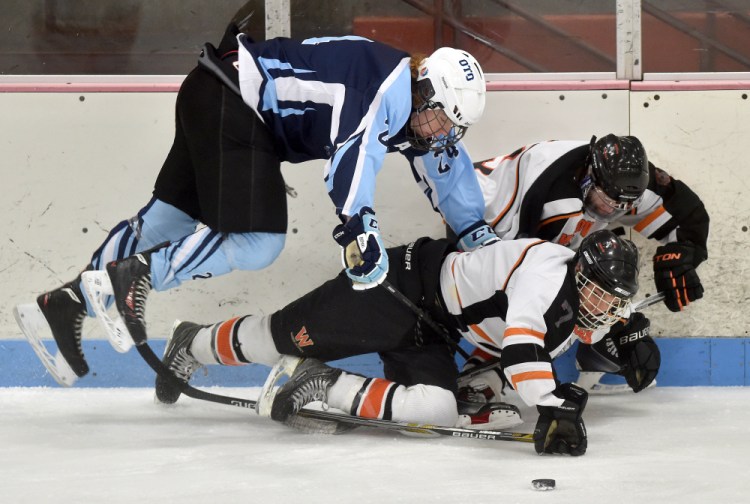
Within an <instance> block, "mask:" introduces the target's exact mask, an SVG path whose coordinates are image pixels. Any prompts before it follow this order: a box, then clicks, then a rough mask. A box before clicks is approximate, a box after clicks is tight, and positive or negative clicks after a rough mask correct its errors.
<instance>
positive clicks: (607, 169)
mask: <svg viewBox="0 0 750 504" xmlns="http://www.w3.org/2000/svg"><path fill="white" fill-rule="evenodd" d="M475 168H476V173H477V177H478V179H479V183H480V186H481V187H482V193H483V196H484V200H485V219H486V221H487V222H488V223H490V225H492V226H493V228H494V229H495V232H496V233H497V235H498V236H499V237H501V238H502V239H506V240H507V239H514V238H519V237H538V238H543V239H545V240H550V241H553V242H555V243H559V244H561V245H565V246H567V247H570V248H571V249H573V250H576V249H577V248H578V246H579V245H580V243H581V241H582V240H583V239H584V238H585V237H586V236H587V235H588V234H590V233H591V232H593V231H596V230H598V229H603V228H606V227H612V226H614V225H621V226H626V227H629V228H632V229H634V230H635V231H637V232H639V233H641V234H642V235H643V236H645V237H647V238H649V239H653V240H656V241H658V242H659V243H660V246H659V247H658V248H657V251H656V254H655V255H654V281H655V284H656V290H657V291H660V292H663V293H664V294H665V299H664V303H665V304H666V306H667V307H668V308H669V309H670V310H671V311H673V312H677V311H681V310H683V309H684V308H685V307H686V306H687V305H688V304H689V303H691V302H692V301H695V300H697V299H700V298H701V297H702V296H703V286H702V285H701V282H700V278H699V277H698V274H697V272H696V268H697V267H698V265H700V264H701V263H702V262H703V261H704V260H705V259H706V258H707V257H708V253H707V238H708V226H709V217H708V214H707V212H706V209H705V207H704V205H703V203H702V202H701V200H700V198H699V197H698V196H697V195H696V194H695V193H694V192H693V191H692V190H691V189H690V188H689V187H688V186H687V185H686V184H684V183H683V182H681V181H679V180H676V179H674V178H672V177H671V176H669V175H668V174H667V173H666V172H665V171H663V170H661V169H660V168H657V167H656V166H654V165H653V163H650V162H649V161H648V158H647V155H646V151H645V149H644V147H643V145H642V144H641V142H640V141H639V140H638V139H637V138H636V137H633V136H620V137H618V136H615V135H611V134H610V135H606V136H604V137H602V138H599V139H598V140H597V139H596V138H595V137H594V138H592V139H591V141H590V142H584V141H546V142H539V143H535V144H532V145H528V146H525V147H522V148H519V149H517V150H515V151H514V152H512V153H510V154H507V155H501V156H497V157H494V158H491V159H487V160H485V161H481V162H477V163H475ZM649 326H650V323H649V321H648V319H647V318H646V317H645V316H643V315H642V314H641V315H638V316H637V317H635V318H634V319H633V320H631V321H629V323H627V324H622V323H621V324H618V325H617V326H616V327H614V328H613V330H612V334H611V335H610V336H609V337H608V338H605V339H603V340H602V342H601V343H599V344H598V345H593V346H582V345H581V346H579V350H578V359H577V360H578V364H579V366H580V367H582V368H583V369H584V371H592V372H596V373H597V375H596V376H595V377H597V378H598V377H601V375H602V372H609V373H621V374H622V370H621V369H620V362H619V357H618V356H617V354H616V352H613V351H612V348H613V347H612V342H613V341H614V340H617V339H619V338H620V337H622V336H631V337H632V338H633V339H638V338H637V336H638V335H644V334H648V330H649ZM608 343H609V344H610V346H609V350H608V349H607V344H608ZM642 351H644V352H647V351H649V349H647V348H645V344H644V346H643V348H642ZM657 352H658V348H657V347H656V346H655V345H653V346H652V347H651V348H650V353H653V354H654V355H652V356H651V358H652V359H658V358H659V356H658V354H657ZM487 359H488V356H487V355H485V354H482V353H481V351H478V352H475V355H474V356H473V358H472V359H471V360H470V362H469V367H471V366H472V365H476V364H479V363H483V362H484V361H486V360H487ZM592 376H594V375H592ZM627 378H628V383H629V385H630V386H631V388H632V389H633V390H634V391H636V392H638V391H640V390H642V389H643V387H644V386H646V385H647V384H649V383H651V380H641V381H633V379H634V378H633V377H627ZM473 385H474V386H473V387H472V388H466V389H465V390H463V391H462V393H463V394H464V395H466V396H467V397H471V398H473V400H475V401H484V400H492V399H493V397H494V396H495V393H496V392H498V391H499V389H500V388H501V386H502V385H501V383H500V381H499V377H498V376H495V375H493V373H492V372H489V373H488V374H486V375H484V376H483V377H481V378H480V377H477V378H474V380H473ZM488 385H490V387H489V388H488ZM599 385H600V384H598V383H596V380H595V383H593V385H592V386H599ZM600 388H601V387H600ZM613 388H616V389H617V390H620V387H619V386H618V387H613ZM493 390H494V392H493Z"/></svg>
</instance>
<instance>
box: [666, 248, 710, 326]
mask: <svg viewBox="0 0 750 504" xmlns="http://www.w3.org/2000/svg"><path fill="white" fill-rule="evenodd" d="M695 259H696V247H695V245H693V244H692V243H689V242H674V243H667V244H666V245H663V246H661V247H658V248H657V249H656V254H655V255H654V283H655V284H656V290H658V291H659V292H663V293H664V294H665V297H664V304H665V305H667V308H669V309H670V311H673V312H678V311H682V310H683V309H684V308H685V306H687V305H688V304H690V302H691V301H696V300H698V299H700V298H702V297H703V285H701V280H700V278H698V273H697V272H696V271H695Z"/></svg>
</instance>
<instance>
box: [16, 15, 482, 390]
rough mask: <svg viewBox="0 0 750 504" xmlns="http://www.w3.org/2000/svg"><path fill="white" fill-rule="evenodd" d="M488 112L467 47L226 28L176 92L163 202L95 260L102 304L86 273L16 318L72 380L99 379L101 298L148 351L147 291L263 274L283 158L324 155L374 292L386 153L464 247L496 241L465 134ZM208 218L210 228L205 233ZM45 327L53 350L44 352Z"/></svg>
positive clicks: (283, 218)
mask: <svg viewBox="0 0 750 504" xmlns="http://www.w3.org/2000/svg"><path fill="white" fill-rule="evenodd" d="M484 104H485V79H484V75H483V73H482V69H481V68H480V66H479V64H478V63H477V61H476V60H475V59H474V58H473V57H472V56H471V55H470V54H468V53H466V52H465V51H461V50H457V49H452V48H440V49H438V50H436V51H435V52H434V53H433V54H432V55H430V56H429V57H426V58H423V57H416V56H415V57H411V56H410V55H409V54H407V53H405V52H403V51H400V50H397V49H394V48H392V47H389V46H386V45H384V44H381V43H378V42H374V41H372V40H368V39H365V38H361V37H342V38H319V39H310V40H306V41H301V42H300V41H295V40H290V39H285V38H279V39H273V40H268V41H264V42H258V43H255V42H253V41H252V40H251V39H250V38H249V37H247V36H246V35H245V34H243V33H240V31H239V29H238V28H237V27H236V26H235V25H231V26H230V27H229V29H228V30H227V32H226V34H225V36H224V38H223V40H222V42H221V44H219V47H218V48H214V47H213V46H212V45H210V44H206V46H205V47H204V50H203V52H202V53H201V57H200V58H199V65H198V66H197V67H196V68H195V69H194V70H193V71H192V72H190V74H189V75H188V76H187V77H186V79H185V81H184V82H183V84H182V86H181V88H180V91H179V93H178V95H177V104H176V134H175V138H174V143H173V145H172V148H171V150H170V152H169V155H168V156H167V159H166V161H165V162H164V165H163V166H162V169H161V171H160V172H159V175H158V177H157V179H156V183H155V186H154V191H153V199H151V201H150V202H149V203H148V204H147V205H146V206H145V207H143V208H142V209H141V210H140V211H139V212H138V213H137V215H136V216H135V217H133V218H131V219H128V220H125V221H122V222H121V223H120V224H118V225H117V226H115V227H114V228H113V229H112V231H111V232H110V234H109V236H108V237H107V239H106V240H105V242H104V243H103V244H102V245H101V247H100V248H99V249H98V250H97V251H96V252H95V253H94V254H93V256H92V258H91V260H90V263H89V265H88V266H87V269H89V270H92V269H93V270H106V271H107V272H108V274H109V275H108V276H109V278H106V276H99V277H96V278H97V282H98V283H97V285H100V286H101V289H100V290H99V291H97V294H96V296H95V297H96V299H89V298H88V296H86V295H85V293H84V292H83V290H82V288H81V276H80V275H79V276H78V277H77V278H75V279H74V280H72V281H71V282H69V283H66V284H65V285H63V286H62V287H59V288H57V289H54V290H52V291H50V292H47V293H45V294H42V295H41V296H39V297H38V299H37V303H35V304H29V305H21V306H19V307H18V308H17V309H16V318H17V320H18V322H19V325H20V326H21V328H22V329H23V331H24V334H25V335H26V336H27V338H28V339H29V340H30V341H31V342H32V345H33V346H34V349H35V350H36V351H37V354H38V355H39V357H40V358H41V360H42V362H43V363H44V364H45V366H46V367H47V369H48V370H49V371H50V373H51V374H52V375H53V376H54V377H55V379H56V380H57V381H58V382H59V383H61V384H63V385H70V384H71V383H73V381H74V380H75V379H76V378H77V377H81V376H84V375H85V374H87V373H88V371H89V366H88V364H87V363H86V360H85V357H84V355H83V352H82V350H81V325H82V324H83V321H84V319H85V318H86V316H87V315H89V316H92V315H93V313H94V311H93V307H92V303H97V305H96V306H98V307H102V308H101V310H102V311H105V310H106V306H107V305H108V304H111V302H112V299H113V298H114V302H115V304H116V307H117V310H118V311H119V313H120V315H121V317H122V319H123V321H124V325H125V327H126V330H127V331H128V332H129V333H130V336H131V337H132V338H133V340H135V341H136V342H140V341H143V340H144V338H145V327H144V310H145V304H146V298H147V295H148V293H149V291H150V290H152V289H154V290H157V291H162V290H166V289H171V288H173V287H176V286H178V285H180V284H181V283H183V282H185V281H188V280H193V279H197V278H210V277H216V276H219V275H223V274H226V273H228V272H230V271H232V270H235V269H241V270H257V269H262V268H264V267H266V266H268V265H269V264H270V263H271V262H273V261H274V260H275V258H276V257H277V256H278V255H279V254H280V252H281V250H282V249H283V247H284V241H285V234H286V230H287V208H286V192H285V184H284V180H283V178H282V175H281V170H280V164H281V162H282V161H288V162H292V163H297V162H302V161H307V160H313V159H324V160H327V163H326V166H325V173H324V183H325V184H326V187H327V189H328V194H329V195H330V197H331V200H332V201H333V204H334V208H335V213H336V214H337V215H338V217H339V218H340V220H341V224H340V225H338V226H336V227H335V229H334V230H333V238H334V239H335V240H336V241H337V242H338V243H339V244H340V245H341V247H342V248H344V247H346V246H347V245H349V244H350V243H352V242H353V241H354V240H355V239H356V237H357V236H363V237H365V239H364V240H363V241H362V242H361V243H359V246H360V248H361V253H362V256H363V258H364V263H363V264H360V265H356V266H353V267H351V268H348V269H347V276H348V277H349V278H350V279H351V280H352V281H353V286H354V288H355V289H368V288H371V287H374V286H377V285H378V284H379V283H380V282H382V280H383V279H384V278H385V275H386V273H387V272H388V257H387V255H386V254H384V253H383V251H384V246H383V242H382V239H381V235H380V229H379V227H378V221H377V218H376V216H375V212H374V210H373V206H374V205H373V198H374V192H375V177H376V175H377V173H378V171H379V170H380V168H381V164H382V162H383V159H384V156H385V155H386V153H388V152H396V151H398V152H400V153H401V154H403V155H404V156H405V157H406V159H407V160H408V161H409V163H410V164H411V167H412V172H413V176H414V177H415V178H416V180H417V182H418V184H419V185H420V187H421V188H422V189H423V191H424V193H425V195H426V196H427V197H428V199H429V200H430V204H431V205H432V206H433V208H434V209H435V210H436V211H439V212H440V213H441V215H442V217H443V218H444V219H445V220H446V222H447V223H448V224H449V225H450V226H451V227H452V229H454V230H455V231H456V232H457V233H458V234H459V238H460V246H461V247H462V248H463V249H465V250H470V249H472V248H474V247H476V246H478V245H480V244H482V243H485V242H486V241H487V240H491V239H493V236H494V234H493V232H492V230H491V228H489V227H488V226H487V224H486V223H485V222H484V221H483V214H484V209H483V205H482V198H481V191H480V189H479V185H478V182H477V180H476V177H475V176H474V170H473V167H472V163H471V160H470V158H469V155H468V153H467V152H466V149H465V148H464V146H463V144H462V143H461V141H460V140H461V137H462V136H463V134H464V133H465V132H466V129H467V128H468V127H469V126H470V125H472V124H474V123H476V122H477V121H478V120H479V119H480V117H481V116H482V113H483V110H484ZM405 176H407V177H409V178H411V175H406V174H405ZM199 223H202V224H205V225H206V227H202V228H200V229H198V230H197V231H196V226H197V225H198V224H199ZM108 282H111V288H110V287H109V286H107V283H108ZM110 294H111V295H110ZM108 327H111V326H108ZM44 332H51V336H52V339H53V340H54V342H55V343H56V344H57V347H58V350H59V356H58V357H54V356H52V355H51V354H50V353H49V352H47V351H46V350H45V349H44V345H43V343H42V334H43V333H44Z"/></svg>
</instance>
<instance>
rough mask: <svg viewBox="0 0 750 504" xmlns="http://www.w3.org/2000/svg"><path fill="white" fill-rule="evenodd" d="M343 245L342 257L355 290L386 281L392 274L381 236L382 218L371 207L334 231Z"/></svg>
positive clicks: (336, 238)
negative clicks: (378, 217) (379, 224)
mask: <svg viewBox="0 0 750 504" xmlns="http://www.w3.org/2000/svg"><path fill="white" fill-rule="evenodd" d="M333 239H334V240H336V241H337V242H338V244H339V245H341V259H342V262H343V263H344V268H346V275H347V276H348V277H349V278H350V279H351V280H352V287H353V288H354V290H365V289H370V288H372V287H376V286H377V285H379V284H381V283H383V280H385V277H386V275H387V274H388V254H387V253H386V251H385V247H384V246H383V241H382V239H381V238H380V229H379V227H378V220H377V219H376V218H375V212H373V211H372V209H371V208H369V207H363V208H362V210H360V211H359V213H358V214H357V215H355V216H353V217H352V218H351V219H349V221H348V222H346V223H345V224H339V225H338V226H336V228H335V229H334V230H333Z"/></svg>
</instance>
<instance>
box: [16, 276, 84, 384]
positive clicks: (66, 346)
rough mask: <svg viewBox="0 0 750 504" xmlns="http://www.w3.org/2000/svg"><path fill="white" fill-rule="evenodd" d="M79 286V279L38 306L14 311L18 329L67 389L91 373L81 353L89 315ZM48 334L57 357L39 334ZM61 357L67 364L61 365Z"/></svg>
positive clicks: (48, 294)
mask: <svg viewBox="0 0 750 504" xmlns="http://www.w3.org/2000/svg"><path fill="white" fill-rule="evenodd" d="M88 269H91V268H90V267H89V268H88ZM80 282H81V276H80V275H79V276H78V277H76V279H75V280H73V281H72V282H68V283H66V284H64V285H63V286H62V287H59V288H57V289H54V290H52V291H49V292H46V293H44V294H42V295H41V296H39V297H38V298H37V299H36V304H35V305H34V304H25V305H18V306H16V307H15V309H14V310H13V314H14V315H15V317H16V321H17V322H18V325H19V326H20V327H21V329H22V331H23V333H24V335H25V336H26V339H27V340H28V341H29V343H30V344H31V346H32V348H33V349H34V351H35V352H36V354H37V356H38V357H39V358H40V360H41V361H42V363H43V364H44V366H45V367H46V368H47V370H48V371H49V372H50V374H51V375H52V377H53V378H54V379H55V380H56V381H57V382H58V383H60V385H64V386H70V385H72V384H73V382H74V381H75V380H76V379H77V378H80V377H82V376H85V375H86V374H87V373H88V372H89V366H88V364H87V363H86V359H85V357H84V355H83V350H82V349H81V330H82V328H83V320H84V319H85V318H86V314H87V312H86V301H85V299H84V297H83V294H82V292H81V288H80ZM45 325H46V326H47V327H45ZM47 330H49V332H51V334H52V337H53V339H54V340H55V343H56V344H57V349H58V356H52V355H51V354H50V353H49V352H48V351H47V350H46V349H45V347H44V344H43V343H42V337H41V334H40V333H43V332H47ZM60 357H62V360H64V362H61V361H60ZM71 371H72V373H71Z"/></svg>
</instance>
